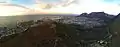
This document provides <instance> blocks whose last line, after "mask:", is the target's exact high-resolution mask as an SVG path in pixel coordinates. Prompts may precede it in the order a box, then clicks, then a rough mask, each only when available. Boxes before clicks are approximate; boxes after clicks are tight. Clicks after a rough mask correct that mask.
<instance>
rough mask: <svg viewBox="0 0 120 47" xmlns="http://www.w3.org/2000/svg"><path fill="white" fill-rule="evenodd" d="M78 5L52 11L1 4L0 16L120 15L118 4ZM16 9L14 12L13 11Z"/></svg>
mask: <svg viewBox="0 0 120 47" xmlns="http://www.w3.org/2000/svg"><path fill="white" fill-rule="evenodd" d="M3 1H4V0H3ZM77 2H78V4H74V3H73V4H70V5H68V6H67V7H62V6H57V7H55V8H54V7H53V8H51V9H42V8H41V7H45V4H39V3H37V4H32V5H30V6H29V7H27V8H26V7H24V6H21V5H16V4H9V3H8V4H7V5H3V4H2V5H1V4H0V10H1V11H0V16H1V15H12V14H14V15H22V14H49V13H51V14H54V13H60V14H61V13H63V14H65V13H67V14H68V13H69V14H81V13H83V12H87V13H91V12H101V11H104V12H106V13H109V14H114V15H117V14H118V13H120V6H119V5H118V4H113V3H106V2H103V1H102V0H89V1H88V0H79V1H77ZM13 8H14V10H12V9H13Z"/></svg>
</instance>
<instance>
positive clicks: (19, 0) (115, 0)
mask: <svg viewBox="0 0 120 47" xmlns="http://www.w3.org/2000/svg"><path fill="white" fill-rule="evenodd" d="M0 1H9V2H10V3H13V4H22V5H26V6H27V5H32V4H34V3H35V0H0ZM43 1H48V0H43ZM55 1H59V0H49V2H55ZM81 1H82V0H81ZM101 1H102V2H104V3H111V4H120V0H101Z"/></svg>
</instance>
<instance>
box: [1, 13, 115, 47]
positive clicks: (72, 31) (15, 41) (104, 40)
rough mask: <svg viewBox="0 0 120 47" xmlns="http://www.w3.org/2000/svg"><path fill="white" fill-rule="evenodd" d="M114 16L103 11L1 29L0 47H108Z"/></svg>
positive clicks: (24, 23)
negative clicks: (110, 26) (110, 27)
mask: <svg viewBox="0 0 120 47" xmlns="http://www.w3.org/2000/svg"><path fill="white" fill-rule="evenodd" d="M114 19H115V16H113V15H109V14H106V13H104V12H93V13H90V14H87V13H83V14H81V15H79V16H56V17H54V18H53V17H52V16H51V18H50V17H47V18H46V17H44V18H42V19H40V20H30V21H23V22H19V23H17V24H16V27H15V28H7V27H1V28H0V46H2V47H109V45H110V44H111V38H112V33H111V32H110V31H109V30H110V29H109V25H110V23H112V22H113V21H114Z"/></svg>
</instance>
